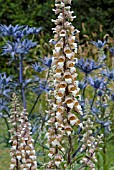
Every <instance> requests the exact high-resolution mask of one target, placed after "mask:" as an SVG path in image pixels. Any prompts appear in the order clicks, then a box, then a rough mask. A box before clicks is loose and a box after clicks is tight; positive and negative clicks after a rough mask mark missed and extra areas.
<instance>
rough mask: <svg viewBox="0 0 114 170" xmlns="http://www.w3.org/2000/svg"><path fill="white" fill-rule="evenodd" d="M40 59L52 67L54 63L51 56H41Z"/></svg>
mask: <svg viewBox="0 0 114 170" xmlns="http://www.w3.org/2000/svg"><path fill="white" fill-rule="evenodd" d="M40 60H41V61H42V63H43V64H44V65H45V66H47V67H49V68H50V67H51V64H52V58H49V57H45V58H44V59H42V58H40Z"/></svg>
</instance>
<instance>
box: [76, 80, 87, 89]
mask: <svg viewBox="0 0 114 170" xmlns="http://www.w3.org/2000/svg"><path fill="white" fill-rule="evenodd" d="M86 86H87V83H84V82H83V81H80V82H79V84H78V87H79V88H80V90H82V89H84V88H85V87H86Z"/></svg>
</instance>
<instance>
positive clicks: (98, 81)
mask: <svg viewBox="0 0 114 170" xmlns="http://www.w3.org/2000/svg"><path fill="white" fill-rule="evenodd" d="M88 81H89V83H90V85H91V86H92V87H94V88H95V89H99V88H100V89H103V88H104V87H105V83H104V79H103V78H98V77H97V76H95V77H94V78H93V77H91V76H89V77H88Z"/></svg>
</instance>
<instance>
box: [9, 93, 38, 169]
mask: <svg viewBox="0 0 114 170" xmlns="http://www.w3.org/2000/svg"><path fill="white" fill-rule="evenodd" d="M9 122H11V124H12V126H13V128H12V129H11V130H10V132H11V139H10V142H11V143H12V147H11V150H10V155H11V164H10V170H14V169H17V170H18V169H20V170H36V169H37V162H36V156H35V150H34V147H33V144H32V143H33V139H32V137H31V136H30V134H31V132H30V130H31V124H30V123H29V122H28V113H27V112H26V110H23V111H22V112H21V109H20V105H19V101H18V99H17V97H16V95H15V94H13V99H12V105H11V116H10V121H9Z"/></svg>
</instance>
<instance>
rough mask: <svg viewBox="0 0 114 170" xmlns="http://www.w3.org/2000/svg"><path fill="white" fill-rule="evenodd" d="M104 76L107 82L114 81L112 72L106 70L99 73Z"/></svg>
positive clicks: (113, 72) (113, 71)
mask: <svg viewBox="0 0 114 170" xmlns="http://www.w3.org/2000/svg"><path fill="white" fill-rule="evenodd" d="M101 73H102V74H103V75H104V76H107V77H108V79H109V80H114V70H112V71H110V70H109V69H107V70H106V71H102V72H101Z"/></svg>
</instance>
